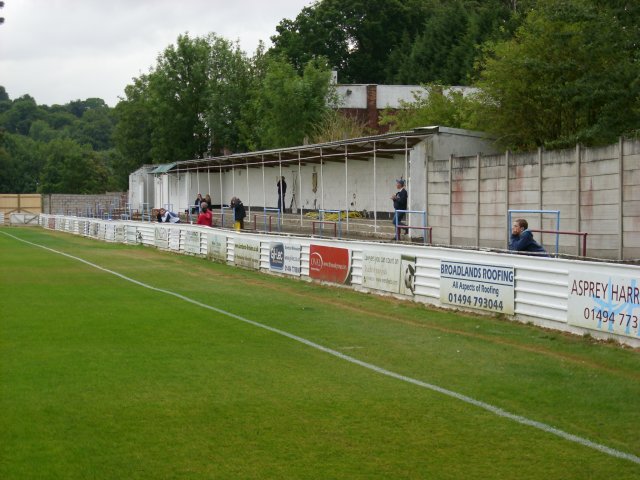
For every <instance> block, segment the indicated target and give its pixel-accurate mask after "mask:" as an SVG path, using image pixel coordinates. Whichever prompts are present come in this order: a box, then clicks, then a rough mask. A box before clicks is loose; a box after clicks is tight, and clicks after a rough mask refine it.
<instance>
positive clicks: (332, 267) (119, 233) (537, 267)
mask: <svg viewBox="0 0 640 480" xmlns="http://www.w3.org/2000/svg"><path fill="white" fill-rule="evenodd" d="M40 225H41V226H42V227H44V228H48V229H54V230H58V231H64V232H68V233H72V234H76V235H83V236H86V237H90V238H95V239H98V240H104V241H110V242H121V243H128V244H142V245H146V246H153V247H156V248H160V249H163V250H167V251H172V252H175V253H183V254H190V255H196V256H202V257H205V258H207V259H209V260H212V261H218V262H222V263H226V264H230V265H235V266H239V267H242V268H249V269H254V270H259V271H262V272H265V273H272V274H281V275H288V276H291V277H293V278H298V279H300V280H307V281H309V280H316V281H322V282H330V283H334V284H339V285H345V286H348V287H350V288H353V289H355V290H358V291H365V292H372V293H377V294H386V295H393V296H396V297H399V298H403V299H406V300H412V301H416V302H421V303H426V304H432V305H436V306H439V307H445V308H453V309H463V310H471V311H475V312H479V313H488V314H494V315H501V316H504V317H505V318H509V319H513V320H518V321H530V322H533V323H535V324H537V325H540V326H544V327H549V328H553V329H556V330H562V331H567V332H572V333H575V334H581V335H583V334H590V335H593V336H594V337H597V338H602V339H615V340H617V341H620V342H623V343H625V344H629V345H631V346H634V347H640V288H639V287H638V282H637V280H638V278H640V267H639V266H632V265H622V264H611V263H605V262H587V261H577V260H567V259H559V258H536V257H528V256H522V255H513V254H507V253H498V252H482V251H472V250H464V249H454V248H438V247H426V246H417V245H407V244H393V243H379V242H363V241H345V240H336V239H326V238H313V237H293V236H283V235H268V234H265V233H253V232H236V231H233V230H228V229H220V228H207V227H199V226H196V225H189V224H174V225H168V224H158V223H151V222H136V221H108V220H97V219H89V218H78V217H70V216H54V215H46V214H43V215H41V216H40Z"/></svg>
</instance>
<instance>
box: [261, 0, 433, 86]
mask: <svg viewBox="0 0 640 480" xmlns="http://www.w3.org/2000/svg"><path fill="white" fill-rule="evenodd" d="M431 3H433V2H431V1H427V0H323V1H321V2H316V3H314V4H313V5H311V6H309V7H305V8H303V9H302V11H301V12H300V13H299V14H298V16H297V17H296V18H295V20H289V19H284V20H282V21H281V22H280V24H279V25H278V26H277V27H276V31H277V32H278V33H277V35H274V36H273V37H271V40H272V42H273V45H274V46H273V49H272V52H273V53H274V54H277V55H285V56H286V57H287V58H288V59H289V60H290V61H291V62H292V64H293V65H294V66H295V67H296V69H297V70H298V72H300V73H302V70H303V68H304V66H305V65H306V64H307V63H308V62H309V61H310V60H312V59H314V58H317V57H320V56H322V57H325V58H326V59H327V60H328V64H329V65H330V66H331V67H333V68H337V69H338V70H339V72H340V78H341V81H342V82H344V83H350V82H351V83H383V82H384V80H385V71H386V69H385V67H386V62H387V57H388V56H389V54H390V52H391V51H392V50H393V48H394V47H395V46H397V45H398V44H399V43H400V41H401V40H402V38H403V35H404V34H405V33H407V35H408V36H409V37H410V38H411V39H413V38H414V37H415V35H416V33H417V32H418V31H419V29H420V26H421V23H422V19H423V18H424V16H425V15H426V13H427V12H428V9H429V7H430V4H431Z"/></svg>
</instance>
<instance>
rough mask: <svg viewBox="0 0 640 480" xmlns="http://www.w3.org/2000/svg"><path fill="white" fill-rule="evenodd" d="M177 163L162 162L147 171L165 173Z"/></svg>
mask: <svg viewBox="0 0 640 480" xmlns="http://www.w3.org/2000/svg"><path fill="white" fill-rule="evenodd" d="M176 165H177V162H173V163H163V164H162V165H158V166H157V167H156V168H154V169H153V170H151V171H150V172H149V173H167V172H168V171H169V170H171V169H172V168H173V167H175V166H176Z"/></svg>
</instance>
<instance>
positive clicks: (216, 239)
mask: <svg viewBox="0 0 640 480" xmlns="http://www.w3.org/2000/svg"><path fill="white" fill-rule="evenodd" d="M207 258H208V259H209V260H213V261H216V262H223V263H226V262H227V237H226V236H225V235H216V234H215V233H209V234H208V235H207Z"/></svg>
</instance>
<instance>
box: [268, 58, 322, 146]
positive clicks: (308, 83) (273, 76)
mask: <svg viewBox="0 0 640 480" xmlns="http://www.w3.org/2000/svg"><path fill="white" fill-rule="evenodd" d="M330 77H331V72H330V70H329V68H328V67H327V65H326V63H323V62H322V61H321V60H313V61H311V62H309V63H308V64H307V65H306V67H305V69H304V73H303V75H302V76H300V75H298V73H297V72H296V70H295V68H294V67H293V65H291V64H290V63H288V62H287V61H286V60H285V59H284V58H273V59H271V60H270V61H269V63H268V67H267V73H266V75H265V79H264V82H263V88H262V90H261V92H260V98H259V111H260V115H259V121H258V137H259V141H260V146H261V148H280V147H290V146H294V145H300V144H302V143H303V142H304V139H305V137H309V136H310V135H311V134H312V133H313V128H314V125H315V124H317V123H319V122H320V121H321V119H322V116H323V113H324V112H325V111H326V110H327V109H328V108H329V107H328V106H327V98H328V97H329V93H330V92H329V90H330V84H329V79H330Z"/></svg>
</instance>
